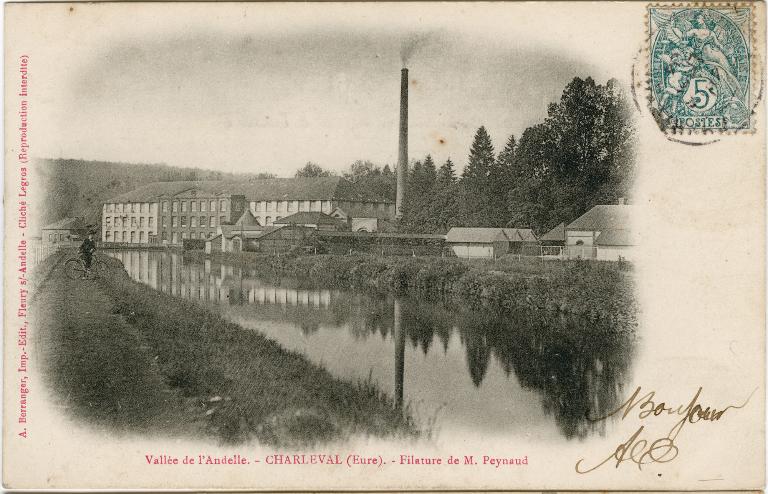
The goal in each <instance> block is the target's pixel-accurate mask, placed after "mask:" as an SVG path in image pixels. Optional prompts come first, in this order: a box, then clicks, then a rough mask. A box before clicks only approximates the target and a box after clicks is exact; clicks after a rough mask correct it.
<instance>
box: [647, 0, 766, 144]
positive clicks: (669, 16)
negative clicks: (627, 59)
mask: <svg viewBox="0 0 768 494" xmlns="http://www.w3.org/2000/svg"><path fill="white" fill-rule="evenodd" d="M711 5H712V6H708V5H707V4H695V5H681V4H670V5H654V6H651V7H649V23H650V24H649V28H650V29H649V34H650V60H649V71H650V73H649V79H650V88H651V95H652V98H651V107H652V109H653V111H654V112H655V113H656V116H657V121H658V122H659V125H660V126H661V127H662V129H663V130H669V131H681V130H682V131H713V132H717V131H738V130H753V129H752V119H751V114H752V106H751V105H752V104H753V101H751V100H752V99H755V98H753V97H752V86H753V79H754V78H755V77H754V76H753V70H752V69H753V67H752V59H753V57H752V47H751V44H750V38H751V24H752V21H753V19H752V15H753V14H752V8H751V7H750V6H749V5H725V4H711Z"/></svg>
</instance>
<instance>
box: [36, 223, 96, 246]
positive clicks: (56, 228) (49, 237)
mask: <svg viewBox="0 0 768 494" xmlns="http://www.w3.org/2000/svg"><path fill="white" fill-rule="evenodd" d="M85 228H86V225H85V222H84V221H83V219H82V218H62V219H60V220H59V221H56V222H55V223H51V224H49V225H46V226H44V227H43V228H42V237H43V239H42V240H43V244H45V245H55V246H57V247H63V246H70V245H75V244H77V243H79V242H80V241H81V240H82V239H81V238H80V236H81V235H82V234H83V233H84V229H85Z"/></svg>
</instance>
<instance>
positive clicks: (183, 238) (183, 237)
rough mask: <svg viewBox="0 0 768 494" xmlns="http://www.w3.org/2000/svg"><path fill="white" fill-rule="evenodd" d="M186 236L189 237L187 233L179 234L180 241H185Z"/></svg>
mask: <svg viewBox="0 0 768 494" xmlns="http://www.w3.org/2000/svg"><path fill="white" fill-rule="evenodd" d="M188 236H189V235H188V234H187V232H184V233H182V234H181V239H182V240H185V239H186V238H187V237H188Z"/></svg>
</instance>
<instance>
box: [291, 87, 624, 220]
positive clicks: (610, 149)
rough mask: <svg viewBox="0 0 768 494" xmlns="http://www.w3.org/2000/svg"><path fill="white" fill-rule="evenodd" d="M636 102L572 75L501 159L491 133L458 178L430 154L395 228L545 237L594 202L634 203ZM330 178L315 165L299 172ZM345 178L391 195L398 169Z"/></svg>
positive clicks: (361, 167) (364, 167)
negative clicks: (519, 231)
mask: <svg viewBox="0 0 768 494" xmlns="http://www.w3.org/2000/svg"><path fill="white" fill-rule="evenodd" d="M634 146H635V129H634V122H633V116H632V106H631V103H630V101H629V98H628V97H627V95H626V93H625V91H624V90H623V89H622V88H621V86H620V85H619V83H618V82H617V81H615V80H609V81H608V82H607V83H606V84H604V85H601V84H597V83H595V81H594V80H592V78H586V79H581V78H578V77H576V78H574V79H573V80H572V81H571V82H570V83H568V85H566V87H565V89H564V90H563V93H562V96H561V98H560V101H558V102H556V103H552V104H550V105H549V107H548V109H547V116H546V118H545V119H544V121H543V122H541V123H539V124H536V125H533V126H531V127H528V128H527V129H525V131H524V132H523V133H522V134H521V135H520V137H519V138H517V137H515V136H514V135H512V136H509V137H508V138H507V140H506V142H505V143H504V147H503V148H502V149H501V151H499V152H498V154H497V153H496V151H495V147H494V145H493V142H492V141H491V137H490V135H489V134H488V131H487V130H486V128H485V127H482V126H481V127H480V128H479V129H477V132H476V133H475V136H474V139H473V142H472V145H471V147H470V149H469V156H468V160H467V164H466V166H465V167H464V170H463V172H462V173H461V175H458V174H457V172H456V167H455V164H454V162H453V161H452V160H451V159H450V158H449V159H447V160H446V161H445V162H444V163H442V164H440V166H438V165H437V164H436V163H435V162H434V160H433V158H432V156H430V155H427V156H426V157H424V158H423V159H420V160H417V161H414V162H412V163H411V164H410V166H409V170H408V180H407V187H406V195H405V200H404V215H403V218H402V219H401V221H400V222H399V224H398V229H399V230H401V231H406V232H424V233H433V232H439V233H443V232H446V231H447V230H448V229H450V228H451V227H454V226H471V227H518V228H533V229H534V231H535V232H536V233H537V234H543V233H545V232H547V231H548V230H550V229H551V228H553V227H555V226H556V225H558V224H559V223H560V222H566V223H568V222H570V221H572V220H574V219H576V218H577V217H578V216H580V215H581V214H583V213H585V212H586V211H588V210H589V209H590V208H591V207H593V206H595V205H597V204H616V203H617V201H618V199H619V198H622V197H623V198H628V196H629V195H630V191H631V186H632V181H633V177H634V168H635V154H634ZM330 174H331V173H330V172H328V171H326V170H323V169H322V168H321V167H319V166H318V165H316V164H314V163H308V164H307V165H305V167H304V168H302V169H300V170H299V171H298V172H297V173H296V175H297V176H323V175H330ZM343 175H344V176H345V177H346V178H348V179H350V180H352V181H354V182H356V183H359V184H363V185H365V186H366V187H368V188H369V190H371V191H372V192H375V193H377V194H380V195H383V196H385V197H388V198H390V199H392V198H394V195H395V171H394V170H392V169H390V167H389V166H384V167H380V166H377V165H374V164H373V163H371V162H369V161H356V162H355V163H353V164H352V165H351V166H350V168H349V169H348V170H347V171H345V172H344V173H343Z"/></svg>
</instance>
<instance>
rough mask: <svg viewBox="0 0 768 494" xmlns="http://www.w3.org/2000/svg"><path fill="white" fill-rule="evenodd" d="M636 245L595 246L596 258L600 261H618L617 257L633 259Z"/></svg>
mask: <svg viewBox="0 0 768 494" xmlns="http://www.w3.org/2000/svg"><path fill="white" fill-rule="evenodd" d="M635 249H636V247H634V246H631V245H610V246H602V245H599V246H598V247H597V259H598V260H600V261H618V260H619V257H621V258H623V259H624V260H626V261H633V260H634V259H635V255H636V250H635Z"/></svg>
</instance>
